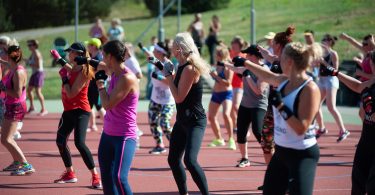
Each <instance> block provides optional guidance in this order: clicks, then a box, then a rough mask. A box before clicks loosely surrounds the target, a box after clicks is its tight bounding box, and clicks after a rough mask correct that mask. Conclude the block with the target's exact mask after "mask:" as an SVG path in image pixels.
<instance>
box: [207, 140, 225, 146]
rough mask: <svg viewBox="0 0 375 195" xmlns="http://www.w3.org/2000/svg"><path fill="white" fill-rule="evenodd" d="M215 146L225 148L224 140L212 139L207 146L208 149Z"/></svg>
mask: <svg viewBox="0 0 375 195" xmlns="http://www.w3.org/2000/svg"><path fill="white" fill-rule="evenodd" d="M216 146H225V141H224V139H214V140H212V142H211V143H210V144H208V147H216Z"/></svg>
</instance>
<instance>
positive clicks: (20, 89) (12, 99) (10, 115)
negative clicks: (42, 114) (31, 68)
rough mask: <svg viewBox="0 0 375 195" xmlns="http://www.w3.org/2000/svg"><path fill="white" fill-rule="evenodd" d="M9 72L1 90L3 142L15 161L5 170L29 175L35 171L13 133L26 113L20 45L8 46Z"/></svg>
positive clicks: (0, 83) (23, 71) (24, 73)
mask: <svg viewBox="0 0 375 195" xmlns="http://www.w3.org/2000/svg"><path fill="white" fill-rule="evenodd" d="M7 52H8V63H9V73H8V76H7V79H6V80H5V82H4V83H3V81H1V82H0V88H1V89H0V90H1V91H3V92H5V108H6V109H5V114H4V121H3V123H2V125H1V143H2V144H3V145H4V146H5V147H6V148H7V150H8V151H9V152H10V154H11V155H12V157H13V163H12V164H11V165H9V166H8V167H6V168H4V169H3V171H12V172H11V175H28V174H32V173H34V172H35V169H34V168H33V166H32V165H31V164H30V163H28V162H27V160H26V158H25V156H24V154H23V152H22V150H21V148H20V147H19V146H18V145H17V143H16V142H15V141H14V138H13V135H14V133H15V132H16V130H17V124H18V123H19V122H20V121H22V120H23V118H24V116H25V114H26V110H27V109H26V78H27V75H26V70H25V68H24V67H23V66H22V65H20V64H19V63H20V61H21V60H22V50H21V48H20V47H19V46H18V45H11V46H9V47H8V51H7Z"/></svg>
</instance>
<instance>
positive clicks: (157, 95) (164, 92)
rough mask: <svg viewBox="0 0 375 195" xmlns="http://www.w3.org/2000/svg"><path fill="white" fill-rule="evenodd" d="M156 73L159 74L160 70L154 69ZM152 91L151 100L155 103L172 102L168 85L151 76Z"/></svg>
mask: <svg viewBox="0 0 375 195" xmlns="http://www.w3.org/2000/svg"><path fill="white" fill-rule="evenodd" d="M154 71H155V72H156V73H157V74H161V71H160V70H157V69H155V70H154ZM151 82H152V93H151V100H152V101H153V102H155V103H157V104H163V105H165V104H174V98H173V95H172V92H171V90H170V89H169V86H168V85H167V84H165V83H163V82H162V81H159V80H158V79H155V78H151Z"/></svg>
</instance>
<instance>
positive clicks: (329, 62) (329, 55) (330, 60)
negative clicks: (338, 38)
mask: <svg viewBox="0 0 375 195" xmlns="http://www.w3.org/2000/svg"><path fill="white" fill-rule="evenodd" d="M324 61H325V62H327V64H329V65H330V66H333V62H332V53H331V52H330V53H328V55H326V56H325V57H324ZM321 66H324V65H322V64H321V65H320V67H321ZM319 76H321V77H331V76H326V75H321V74H320V73H319Z"/></svg>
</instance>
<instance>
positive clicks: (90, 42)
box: [85, 38, 102, 49]
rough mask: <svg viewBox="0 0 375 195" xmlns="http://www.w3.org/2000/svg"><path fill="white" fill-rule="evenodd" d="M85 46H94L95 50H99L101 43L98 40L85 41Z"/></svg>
mask: <svg viewBox="0 0 375 195" xmlns="http://www.w3.org/2000/svg"><path fill="white" fill-rule="evenodd" d="M85 44H86V45H94V46H95V47H96V48H98V49H99V48H100V46H101V45H102V42H101V41H100V39H98V38H92V39H90V40H88V41H85Z"/></svg>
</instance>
